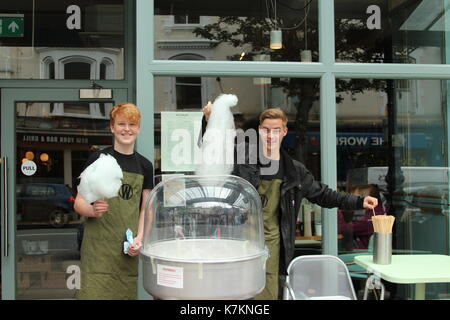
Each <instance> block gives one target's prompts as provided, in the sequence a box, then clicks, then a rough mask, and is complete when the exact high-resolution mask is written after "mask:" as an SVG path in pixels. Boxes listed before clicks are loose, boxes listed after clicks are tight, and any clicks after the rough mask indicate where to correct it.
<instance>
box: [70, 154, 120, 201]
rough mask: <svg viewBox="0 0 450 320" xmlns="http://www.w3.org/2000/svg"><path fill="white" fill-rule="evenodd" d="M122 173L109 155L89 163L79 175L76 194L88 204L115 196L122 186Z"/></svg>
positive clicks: (101, 156) (103, 155)
mask: <svg viewBox="0 0 450 320" xmlns="http://www.w3.org/2000/svg"><path fill="white" fill-rule="evenodd" d="M122 179H123V172H122V169H121V168H120V166H119V164H118V163H117V160H116V159H115V158H114V157H113V156H111V155H109V154H100V157H99V158H98V159H97V160H95V161H94V162H93V163H91V164H90V165H89V166H88V167H87V168H86V169H84V171H83V172H82V173H81V174H80V184H79V185H78V192H79V193H80V194H81V196H82V197H83V198H84V199H85V200H86V201H87V202H88V203H92V202H94V201H96V200H99V199H109V198H113V197H115V196H117V194H118V192H119V189H120V186H121V185H122Z"/></svg>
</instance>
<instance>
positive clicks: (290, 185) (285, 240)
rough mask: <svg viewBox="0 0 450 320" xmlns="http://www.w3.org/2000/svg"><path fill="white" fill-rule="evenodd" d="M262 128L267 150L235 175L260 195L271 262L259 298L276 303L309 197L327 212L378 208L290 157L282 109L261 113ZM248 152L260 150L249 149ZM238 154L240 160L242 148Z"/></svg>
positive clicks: (372, 200) (206, 110)
mask: <svg viewBox="0 0 450 320" xmlns="http://www.w3.org/2000/svg"><path fill="white" fill-rule="evenodd" d="M211 107H212V106H211V104H210V103H208V105H207V106H205V107H204V108H203V109H202V110H203V113H204V120H206V121H207V120H208V118H209V115H210V113H211ZM203 124H205V122H204V123H203ZM258 129H259V130H258V131H259V138H260V139H261V141H260V142H261V146H262V148H263V150H262V151H263V152H262V153H259V155H258V156H257V161H251V159H250V158H251V157H252V156H254V155H252V154H250V153H251V151H249V152H247V153H246V154H245V158H244V159H242V157H241V158H238V159H236V163H235V165H234V170H233V172H232V174H233V175H236V176H240V177H242V178H244V179H246V180H247V181H249V182H250V183H251V184H252V185H253V186H254V187H255V188H256V189H257V190H258V193H259V194H260V196H261V201H262V205H263V213H264V237H265V243H266V246H267V247H268V249H269V258H268V259H267V262H266V286H265V288H264V290H263V291H262V292H261V293H260V294H258V295H257V296H256V297H255V299H265V300H276V299H278V293H279V284H278V282H279V274H280V273H282V274H286V270H287V267H288V265H289V263H290V261H291V260H292V258H293V256H294V246H295V229H296V221H297V215H298V212H299V209H300V204H301V202H302V199H303V198H307V199H308V200H309V201H311V202H313V203H316V204H318V205H320V206H321V207H325V208H334V207H339V208H341V209H347V210H356V209H363V208H366V209H372V208H374V207H376V206H377V199H376V198H373V197H370V196H367V197H365V198H362V197H359V196H356V195H351V194H345V193H340V192H337V191H334V190H332V189H330V188H329V187H328V186H326V185H324V184H322V183H320V182H318V181H316V180H315V179H314V177H313V176H312V174H311V173H310V172H309V171H308V170H307V169H306V167H305V166H304V165H303V164H302V163H300V162H299V161H297V160H295V159H292V158H291V157H290V156H289V155H288V153H287V152H286V151H285V150H284V149H282V148H281V142H282V140H283V138H284V137H285V136H286V134H287V132H288V128H287V117H286V114H285V113H284V111H283V110H281V109H279V108H272V109H267V110H265V111H263V112H262V113H261V115H260V117H259V128H258ZM238 148H239V147H238ZM246 149H247V150H257V148H253V149H252V148H251V147H250V148H246ZM254 152H255V151H254ZM256 152H257V151H256ZM237 154H238V155H239V156H241V155H242V154H243V152H242V149H241V151H239V152H237ZM253 162H254V163H253Z"/></svg>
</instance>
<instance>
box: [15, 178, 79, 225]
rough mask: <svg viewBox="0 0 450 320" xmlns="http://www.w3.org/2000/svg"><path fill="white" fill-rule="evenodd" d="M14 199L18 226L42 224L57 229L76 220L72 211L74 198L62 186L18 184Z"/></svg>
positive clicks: (70, 192) (69, 190)
mask: <svg viewBox="0 0 450 320" xmlns="http://www.w3.org/2000/svg"><path fill="white" fill-rule="evenodd" d="M16 199H17V222H18V224H19V225H35V224H37V225H42V224H44V225H51V226H53V227H55V228H59V227H62V226H64V225H66V224H68V223H71V222H76V221H77V220H78V214H77V213H75V212H74V209H73V204H74V201H75V198H74V196H73V194H72V191H71V189H70V188H69V187H68V186H66V185H64V184H56V183H27V184H18V185H17V189H16Z"/></svg>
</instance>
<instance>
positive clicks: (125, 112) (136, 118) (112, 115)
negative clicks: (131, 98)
mask: <svg viewBox="0 0 450 320" xmlns="http://www.w3.org/2000/svg"><path fill="white" fill-rule="evenodd" d="M118 116H122V117H124V118H126V119H127V120H130V121H133V122H136V123H137V124H138V125H140V124H141V112H140V111H139V109H138V108H137V107H136V106H135V105H134V104H132V103H129V102H124V103H119V104H117V105H115V106H114V107H113V108H112V109H111V111H110V112H109V123H110V125H111V126H113V125H114V122H115V121H116V118H117V117H118Z"/></svg>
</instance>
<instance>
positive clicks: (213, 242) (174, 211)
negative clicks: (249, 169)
mask: <svg viewBox="0 0 450 320" xmlns="http://www.w3.org/2000/svg"><path fill="white" fill-rule="evenodd" d="M143 242H144V243H143V247H142V248H141V251H140V254H141V258H142V260H143V262H144V263H143V264H144V273H143V280H144V288H145V289H146V290H147V291H148V292H149V293H150V294H151V295H152V296H154V297H156V298H159V299H202V300H204V299H248V298H251V297H253V296H255V295H256V294H257V293H259V292H260V291H261V290H262V289H263V288H264V286H265V263H266V259H267V249H266V248H265V246H264V229H263V216H262V208H261V200H260V197H259V194H258V192H257V191H256V190H255V188H254V187H253V186H252V185H251V184H249V183H248V182H247V181H245V180H243V179H241V178H239V177H236V176H177V177H172V178H168V179H166V180H165V181H163V182H161V183H159V184H158V185H157V186H156V187H155V188H154V189H153V191H152V193H151V195H150V199H149V200H148V202H147V205H146V209H145V226H144V241H143Z"/></svg>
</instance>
